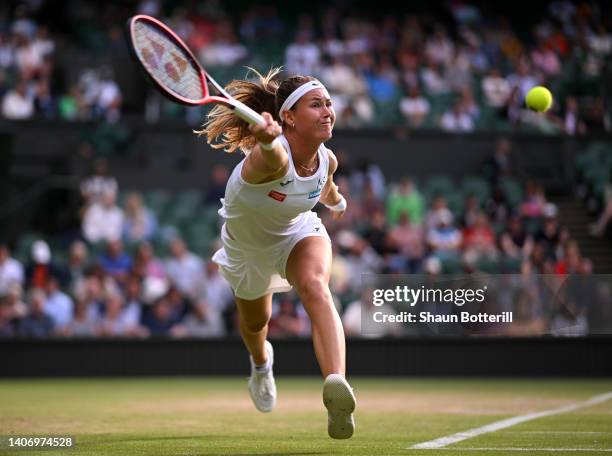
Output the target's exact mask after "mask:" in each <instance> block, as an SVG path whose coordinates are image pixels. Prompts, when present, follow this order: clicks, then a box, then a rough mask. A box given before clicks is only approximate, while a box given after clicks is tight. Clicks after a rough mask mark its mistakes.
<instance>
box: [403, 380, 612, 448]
mask: <svg viewBox="0 0 612 456" xmlns="http://www.w3.org/2000/svg"><path fill="white" fill-rule="evenodd" d="M610 399H612V391H610V392H607V393H604V394H599V395H597V396H593V397H592V398H590V399H587V400H586V401H583V402H576V403H574V404H569V405H564V406H562V407H557V408H554V409H550V410H543V411H541V412H534V413H527V414H526V415H519V416H514V417H512V418H507V419H505V420H501V421H496V422H495V423H491V424H487V425H485V426H482V427H479V428H474V429H470V430H467V431H463V432H457V433H456V434H451V435H447V436H446V437H440V438H438V439H434V440H429V441H427V442H422V443H418V444H416V445H413V446H411V447H410V448H408V449H412V450H428V449H434V448H444V447H445V446H447V445H452V444H453V443H457V442H461V441H462V440H467V439H471V438H472V437H477V436H479V435H482V434H488V433H489V432H495V431H499V430H500V429H505V428H508V427H510V426H514V425H516V424H519V423H524V422H525V421H531V420H535V419H538V418H544V417H547V416H551V415H558V414H559V413H567V412H573V411H574V410H578V409H581V408H584V407H590V406H592V405H597V404H601V403H602V402H606V401H608V400H610Z"/></svg>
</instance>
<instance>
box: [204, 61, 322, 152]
mask: <svg viewBox="0 0 612 456" xmlns="http://www.w3.org/2000/svg"><path fill="white" fill-rule="evenodd" d="M249 72H252V73H254V74H255V76H256V80H255V81H254V82H252V81H248V80H243V79H237V80H234V81H232V82H230V83H229V84H228V85H227V86H226V87H225V89H226V90H227V91H228V92H229V93H230V95H232V96H233V97H234V98H236V99H237V100H238V101H240V102H242V103H244V104H245V105H247V106H248V107H249V108H251V109H253V110H254V111H256V112H259V113H261V112H268V113H270V114H271V115H272V117H273V118H274V119H275V120H276V121H277V122H280V123H282V119H280V118H279V115H278V110H279V109H280V107H281V106H282V104H283V102H284V101H285V100H286V99H287V97H288V96H289V95H291V92H293V91H294V90H295V89H297V88H298V87H299V86H301V85H302V84H304V83H305V82H308V81H312V80H314V78H312V77H310V76H300V75H297V76H291V77H289V78H287V79H285V80H283V81H282V82H280V83H279V82H278V80H277V76H278V75H279V74H280V73H281V68H272V69H271V70H270V71H268V74H266V75H265V76H264V75H262V74H261V73H259V72H258V71H257V70H255V69H253V68H249ZM248 127H249V124H248V123H247V122H246V121H244V120H242V119H241V118H240V117H238V116H236V115H235V114H234V113H233V112H232V110H231V109H230V108H228V107H226V106H224V105H222V104H217V105H215V107H214V108H212V110H211V111H210V113H209V114H208V118H207V120H206V122H204V124H203V125H202V129H201V130H194V133H195V134H197V135H198V136H206V141H207V142H208V144H210V145H211V147H212V148H213V149H224V150H225V151H226V152H230V153H231V152H235V151H236V149H241V150H242V151H243V152H244V153H248V152H249V151H250V150H251V149H252V148H253V147H254V146H255V144H256V142H257V141H256V140H255V137H254V136H253V135H252V134H251V132H250V131H249V128H248Z"/></svg>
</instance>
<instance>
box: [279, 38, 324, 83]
mask: <svg viewBox="0 0 612 456" xmlns="http://www.w3.org/2000/svg"><path fill="white" fill-rule="evenodd" d="M320 58H321V51H319V48H318V46H317V45H316V44H315V43H314V42H313V41H312V36H311V32H310V31H308V30H299V31H298V33H297V35H296V39H295V41H294V42H293V43H291V44H290V45H289V46H288V47H287V50H286V52H285V67H286V68H287V71H288V72H289V73H292V74H318V73H319V66H320Z"/></svg>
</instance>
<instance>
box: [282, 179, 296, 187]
mask: <svg viewBox="0 0 612 456" xmlns="http://www.w3.org/2000/svg"><path fill="white" fill-rule="evenodd" d="M291 182H293V179H291V180H288V181H287V182H279V184H280V186H281V187H284V186H285V185H289V184H290V183H291Z"/></svg>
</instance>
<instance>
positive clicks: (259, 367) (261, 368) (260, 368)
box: [255, 358, 272, 374]
mask: <svg viewBox="0 0 612 456" xmlns="http://www.w3.org/2000/svg"><path fill="white" fill-rule="evenodd" d="M270 367H272V366H271V365H270V358H268V360H267V361H266V362H265V363H263V364H255V372H257V373H258V374H265V373H266V372H268V371H269V370H270Z"/></svg>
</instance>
